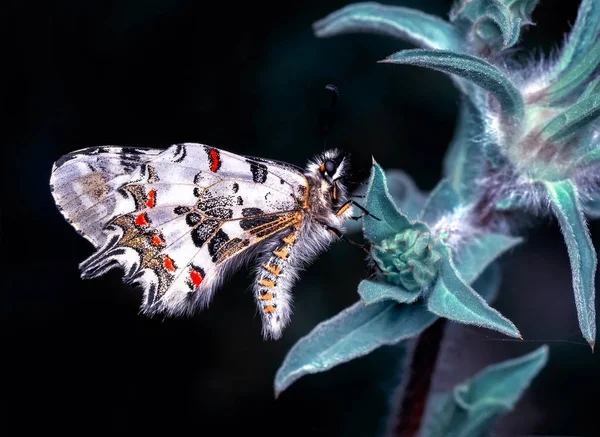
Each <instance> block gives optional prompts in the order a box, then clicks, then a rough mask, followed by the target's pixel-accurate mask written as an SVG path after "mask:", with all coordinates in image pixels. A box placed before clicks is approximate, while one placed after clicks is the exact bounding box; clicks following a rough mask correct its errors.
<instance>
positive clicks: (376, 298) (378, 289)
mask: <svg viewBox="0 0 600 437" xmlns="http://www.w3.org/2000/svg"><path fill="white" fill-rule="evenodd" d="M358 294H360V297H361V298H362V300H364V301H365V303H367V304H372V303H377V302H382V301H386V300H387V301H389V300H393V301H395V302H397V303H412V302H414V301H416V300H417V299H418V298H419V296H420V295H421V293H416V292H414V291H408V290H407V289H405V288H404V287H401V286H399V285H391V284H387V283H385V282H376V281H369V280H367V279H365V280H364V281H361V282H360V284H358Z"/></svg>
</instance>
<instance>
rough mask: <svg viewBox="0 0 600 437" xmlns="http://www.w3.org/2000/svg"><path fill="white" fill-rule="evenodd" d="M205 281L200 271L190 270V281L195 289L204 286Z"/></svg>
mask: <svg viewBox="0 0 600 437" xmlns="http://www.w3.org/2000/svg"><path fill="white" fill-rule="evenodd" d="M203 279H204V277H203V276H202V274H201V273H200V272H199V271H198V270H194V269H191V270H190V280H191V281H192V284H193V285H194V288H198V287H199V286H200V284H202V280H203Z"/></svg>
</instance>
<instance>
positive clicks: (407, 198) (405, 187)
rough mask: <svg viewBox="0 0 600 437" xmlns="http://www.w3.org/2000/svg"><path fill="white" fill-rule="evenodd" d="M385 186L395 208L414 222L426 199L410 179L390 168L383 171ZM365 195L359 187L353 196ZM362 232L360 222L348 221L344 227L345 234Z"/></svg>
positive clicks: (397, 170) (364, 187)
mask: <svg viewBox="0 0 600 437" xmlns="http://www.w3.org/2000/svg"><path fill="white" fill-rule="evenodd" d="M385 178H386V185H387V187H388V190H389V193H390V196H392V200H393V201H394V204H395V205H396V208H397V209H399V210H400V211H402V212H403V213H404V214H406V216H407V217H408V218H409V219H411V220H414V219H416V218H417V217H418V215H419V213H420V212H421V210H422V209H423V205H424V204H425V200H426V199H427V198H426V197H425V195H424V194H423V193H421V191H420V190H419V188H418V187H417V185H416V184H415V182H414V181H413V180H412V178H411V177H410V176H409V175H408V174H406V172H405V171H404V170H400V169H398V168H392V169H388V170H386V171H385ZM366 193H367V188H366V186H365V185H361V186H360V187H359V188H358V189H356V190H355V191H354V195H357V196H364V195H366ZM361 231H362V222H361V221H360V220H348V221H347V224H346V225H345V233H354V232H361Z"/></svg>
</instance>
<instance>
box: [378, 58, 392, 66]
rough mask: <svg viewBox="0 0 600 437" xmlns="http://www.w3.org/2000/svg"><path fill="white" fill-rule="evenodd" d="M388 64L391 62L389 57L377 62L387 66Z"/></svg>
mask: <svg viewBox="0 0 600 437" xmlns="http://www.w3.org/2000/svg"><path fill="white" fill-rule="evenodd" d="M390 62H391V59H390V58H389V57H387V58H385V59H381V60H379V61H377V63H378V64H389V63H390Z"/></svg>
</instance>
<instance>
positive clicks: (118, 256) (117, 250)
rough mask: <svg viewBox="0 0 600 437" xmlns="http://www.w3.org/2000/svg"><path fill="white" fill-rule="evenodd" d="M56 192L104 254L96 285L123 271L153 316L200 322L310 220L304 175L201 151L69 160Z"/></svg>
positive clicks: (100, 154) (189, 147)
mask: <svg viewBox="0 0 600 437" xmlns="http://www.w3.org/2000/svg"><path fill="white" fill-rule="evenodd" d="M51 186H52V190H53V195H54V198H55V200H56V203H57V205H58V206H59V208H60V209H61V211H62V213H63V214H64V215H65V217H66V218H67V220H68V221H69V222H70V223H71V224H72V225H73V226H74V227H75V228H76V229H78V230H79V231H80V232H81V233H82V234H83V235H84V236H85V237H86V238H87V239H88V240H89V241H91V242H92V243H93V244H94V245H95V247H96V248H97V251H96V252H95V253H94V254H93V255H92V256H90V257H89V258H88V259H87V260H85V261H83V262H82V263H81V265H80V268H81V272H82V277H84V278H93V277H97V276H99V275H102V274H104V273H106V272H107V271H109V270H110V269H112V268H121V269H122V270H123V272H124V280H125V281H126V282H128V283H132V284H138V285H140V286H141V287H142V288H143V289H144V301H143V304H142V309H143V311H144V312H146V313H148V314H154V313H166V314H171V315H177V314H187V313H193V312H194V311H195V310H197V309H199V308H202V307H204V306H206V305H207V304H208V302H209V301H210V298H211V295H212V293H213V291H214V289H215V288H216V287H217V286H218V285H219V284H220V283H221V281H222V280H223V278H224V277H225V276H226V275H227V273H228V272H229V271H231V270H232V269H233V268H235V267H236V266H238V265H240V264H241V263H242V262H244V261H245V260H247V259H248V257H247V256H245V255H248V253H249V252H250V250H251V249H253V248H254V247H256V245H258V244H259V243H262V242H263V241H265V240H267V239H271V238H273V237H274V236H275V235H277V234H279V233H281V232H282V231H284V230H286V229H290V228H291V227H296V228H297V227H298V226H299V225H300V223H301V222H302V220H303V212H302V211H303V210H302V207H303V205H304V204H305V203H306V194H307V189H308V186H307V181H306V179H305V178H304V176H303V175H302V173H301V172H299V171H298V170H297V169H295V168H294V167H292V166H288V165H285V164H281V163H273V162H269V161H266V160H260V159H259V158H248V157H243V156H238V155H234V154H231V153H228V152H224V151H221V150H218V149H215V148H212V147H208V146H204V145H201V144H189V143H188V144H179V145H175V146H171V147H170V148H168V149H166V150H154V149H129V148H120V147H101V148H93V149H84V150H81V151H78V152H74V153H71V154H69V155H66V156H65V157H63V158H62V159H61V160H59V161H57V163H56V164H55V166H54V168H53V173H52V179H51Z"/></svg>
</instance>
